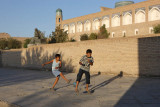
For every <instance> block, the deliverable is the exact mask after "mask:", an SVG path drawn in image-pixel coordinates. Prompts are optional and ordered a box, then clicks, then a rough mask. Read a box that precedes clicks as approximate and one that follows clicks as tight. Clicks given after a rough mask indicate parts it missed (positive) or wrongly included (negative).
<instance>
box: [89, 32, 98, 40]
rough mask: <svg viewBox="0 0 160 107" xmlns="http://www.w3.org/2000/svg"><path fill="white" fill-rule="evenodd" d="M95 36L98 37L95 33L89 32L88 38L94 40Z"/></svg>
mask: <svg viewBox="0 0 160 107" xmlns="http://www.w3.org/2000/svg"><path fill="white" fill-rule="evenodd" d="M97 37H98V35H97V33H91V34H90V36H89V39H90V40H95V39H97Z"/></svg>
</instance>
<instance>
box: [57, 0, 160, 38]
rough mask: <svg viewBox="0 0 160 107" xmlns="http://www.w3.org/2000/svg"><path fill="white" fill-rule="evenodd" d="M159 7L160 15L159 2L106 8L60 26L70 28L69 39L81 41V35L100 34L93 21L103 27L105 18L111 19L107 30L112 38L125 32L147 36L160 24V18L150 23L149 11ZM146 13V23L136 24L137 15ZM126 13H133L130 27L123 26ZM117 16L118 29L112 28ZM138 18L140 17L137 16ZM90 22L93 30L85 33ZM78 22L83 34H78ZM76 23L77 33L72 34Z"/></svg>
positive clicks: (63, 21)
mask: <svg viewBox="0 0 160 107" xmlns="http://www.w3.org/2000/svg"><path fill="white" fill-rule="evenodd" d="M155 7H157V9H158V10H157V11H159V14H160V8H159V7H160V1H159V0H147V1H144V2H140V3H135V4H131V5H127V6H122V7H118V8H113V9H111V8H105V7H101V12H97V13H93V14H89V15H85V16H80V17H76V18H72V19H68V20H62V21H61V23H60V25H61V28H64V26H65V25H67V26H68V32H69V37H70V38H71V37H72V38H75V39H76V40H78V41H79V38H80V37H79V36H80V35H81V34H84V33H87V34H90V33H92V32H98V30H93V29H92V28H93V21H94V19H95V18H98V19H99V23H100V26H101V23H102V19H103V17H105V16H108V17H109V21H110V24H109V28H107V30H108V31H109V32H110V34H111V35H110V37H112V36H113V35H112V34H113V33H114V37H123V36H124V35H123V32H125V36H134V35H135V33H136V32H137V35H146V34H150V33H152V32H151V30H152V29H153V27H154V26H155V25H157V24H160V18H159V20H154V21H149V18H148V17H149V11H150V10H151V9H152V8H155ZM140 11H142V12H145V13H144V14H145V22H141V23H136V21H135V18H136V17H135V14H136V13H137V12H140ZM125 13H131V15H132V24H128V25H123V15H124V14H125ZM115 14H117V15H119V17H120V26H116V27H112V24H113V23H112V20H113V16H114V15H115ZM137 17H138V16H137ZM86 20H89V21H90V22H91V28H90V31H84V24H85V21H86ZM78 22H82V24H83V27H82V32H77V23H78ZM72 23H74V24H75V33H71V32H70V25H71V24H72Z"/></svg>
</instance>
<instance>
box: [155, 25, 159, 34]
mask: <svg viewBox="0 0 160 107" xmlns="http://www.w3.org/2000/svg"><path fill="white" fill-rule="evenodd" d="M154 33H155V34H157V33H160V24H158V25H157V26H155V27H154Z"/></svg>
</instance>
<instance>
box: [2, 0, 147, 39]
mask: <svg viewBox="0 0 160 107" xmlns="http://www.w3.org/2000/svg"><path fill="white" fill-rule="evenodd" d="M118 1H125V0H0V33H2V32H6V33H9V34H10V35H11V36H12V37H33V36H34V29H35V28H38V29H39V30H41V31H43V32H45V35H46V37H47V36H48V35H49V34H51V32H52V31H54V29H55V17H56V9H58V8H61V9H62V11H63V20H66V19H70V18H74V17H78V16H83V15H87V14H91V13H96V12H99V11H100V7H101V6H103V7H109V8H114V6H115V2H118ZM133 1H134V2H135V3H137V2H142V1H145V0H133Z"/></svg>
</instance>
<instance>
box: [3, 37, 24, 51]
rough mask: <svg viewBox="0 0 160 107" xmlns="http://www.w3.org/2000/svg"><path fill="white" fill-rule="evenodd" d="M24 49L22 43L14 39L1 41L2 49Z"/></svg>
mask: <svg viewBox="0 0 160 107" xmlns="http://www.w3.org/2000/svg"><path fill="white" fill-rule="evenodd" d="M21 47H22V42H21V41H18V40H16V39H13V38H9V39H1V40H0V49H18V48H21Z"/></svg>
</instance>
